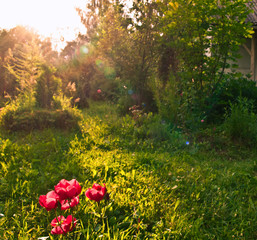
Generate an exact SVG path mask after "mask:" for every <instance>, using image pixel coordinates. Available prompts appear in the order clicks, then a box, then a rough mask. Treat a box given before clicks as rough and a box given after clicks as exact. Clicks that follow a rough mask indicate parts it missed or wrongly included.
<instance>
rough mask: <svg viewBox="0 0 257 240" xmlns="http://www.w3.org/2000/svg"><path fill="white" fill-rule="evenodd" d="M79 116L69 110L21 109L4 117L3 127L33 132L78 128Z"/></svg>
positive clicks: (7, 113)
mask: <svg viewBox="0 0 257 240" xmlns="http://www.w3.org/2000/svg"><path fill="white" fill-rule="evenodd" d="M78 121H79V116H78V115H77V116H76V115H75V114H74V113H73V115H72V112H71V111H68V110H46V109H38V110H37V109H27V110H25V109H22V110H21V109H19V110H17V111H8V112H6V114H4V115H3V116H2V122H1V123H2V124H1V126H2V127H3V128H4V129H6V130H10V131H32V130H35V129H44V128H60V129H71V128H78Z"/></svg>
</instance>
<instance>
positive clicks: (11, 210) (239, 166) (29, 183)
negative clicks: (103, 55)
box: [0, 103, 257, 240]
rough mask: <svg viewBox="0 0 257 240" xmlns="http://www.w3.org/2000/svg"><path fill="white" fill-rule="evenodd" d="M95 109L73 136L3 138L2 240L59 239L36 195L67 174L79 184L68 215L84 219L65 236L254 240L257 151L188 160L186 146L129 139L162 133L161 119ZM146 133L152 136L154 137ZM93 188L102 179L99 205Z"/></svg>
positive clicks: (229, 150)
mask: <svg viewBox="0 0 257 240" xmlns="http://www.w3.org/2000/svg"><path fill="white" fill-rule="evenodd" d="M91 105H92V108H89V109H87V110H85V119H84V122H83V124H82V125H81V132H80V133H77V134H76V133H75V132H67V131H65V132H63V131H59V130H55V129H48V130H43V131H40V132H39V131H34V132H31V133H30V134H24V133H16V134H11V135H3V134H1V138H0V162H1V165H0V181H1V184H0V213H1V214H2V215H1V216H0V218H1V219H0V235H1V236H3V238H4V239H10V240H14V239H37V238H39V237H46V236H49V237H50V239H60V237H58V236H52V235H50V234H49V233H50V231H51V227H50V224H49V223H50V221H51V220H52V219H53V218H54V217H55V213H54V212H46V210H45V209H43V208H41V207H40V206H39V204H38V198H39V196H40V195H42V194H46V192H48V191H49V190H51V189H53V187H54V185H56V184H57V183H58V182H59V181H60V180H61V179H62V178H65V179H67V180H70V179H72V178H76V179H77V180H78V181H79V183H80V184H81V185H82V194H81V195H80V203H79V205H78V206H77V207H76V209H75V210H73V211H72V212H71V211H70V210H67V211H65V212H62V214H63V215H65V216H67V215H69V214H74V213H75V212H76V218H77V219H78V222H77V225H76V229H75V231H74V232H72V233H70V234H69V235H66V236H65V238H66V239H69V238H70V239H81V240H82V239H99V238H101V239H106V240H107V239H117V240H118V239H135V238H137V239H172V238H174V239H204V240H205V239H214V238H217V239H233V238H236V239H256V237H257V235H256V228H257V225H256V222H257V218H256V216H257V214H256V207H255V205H256V204H257V202H256V199H257V196H256V183H257V182H256V181H257V180H256V167H255V165H256V163H255V162H256V160H255V159H256V152H250V151H249V149H244V150H243V149H242V147H241V146H240V145H239V146H240V147H234V146H233V145H231V143H227V145H226V147H225V148H223V149H222V152H218V151H217V152H216V151H215V148H213V147H212V148H210V149H207V150H204V149H203V148H201V150H200V151H198V152H197V153H194V154H191V153H190V149H191V147H190V145H189V146H188V148H185V149H184V150H183V151H181V149H180V151H176V152H174V151H171V149H174V148H173V147H170V144H168V143H165V141H162V143H160V144H159V146H158V147H157V145H153V142H151V141H146V140H145V143H144V141H141V140H140V139H139V138H136V136H135V135H133V136H131V133H133V131H134V129H135V128H139V127H140V126H141V127H143V125H145V124H146V126H145V128H149V129H156V128H159V127H161V124H162V123H159V120H160V119H159V118H158V117H157V116H151V115H149V116H148V117H145V118H142V119H140V120H139V122H135V121H134V120H132V119H131V118H130V117H126V119H123V120H122V121H119V122H118V121H117V119H116V121H114V119H115V118H117V115H115V108H113V107H112V106H110V105H101V104H99V103H97V104H96V105H94V104H93V103H91ZM98 112H99V113H100V115H99V116H100V117H101V118H99V117H97V115H98ZM107 114H108V117H106V115H107ZM113 124H115V126H113ZM118 126H119V128H118ZM164 129H166V130H167V131H168V130H169V129H170V126H168V125H167V124H164V125H163V130H161V131H162V132H163V133H164V131H165V130H164ZM150 132H152V133H151V134H150V133H149V134H150V135H149V137H153V138H155V137H156V136H157V135H158V133H157V130H156V131H155V130H151V131H150ZM156 134H157V135H156ZM171 134H172V133H171ZM176 134H177V133H176ZM161 135H162V134H161ZM161 135H158V137H157V138H155V140H156V141H157V139H159V141H161V140H160V139H161V138H159V137H160V136H161ZM204 135H208V134H207V133H204ZM209 135H210V136H213V133H211V132H210V133H209ZM132 139H134V143H135V144H134V145H133V143H132ZM138 143H139V144H138ZM171 144H172V143H171ZM188 150H189V151H188ZM242 159H243V160H242ZM95 182H97V183H101V184H102V183H106V186H107V189H108V192H109V193H110V201H109V202H100V207H98V206H97V204H95V202H91V201H89V200H88V199H86V197H85V195H84V192H85V191H86V189H87V188H88V187H91V186H92V184H93V183H95ZM57 214H60V212H57Z"/></svg>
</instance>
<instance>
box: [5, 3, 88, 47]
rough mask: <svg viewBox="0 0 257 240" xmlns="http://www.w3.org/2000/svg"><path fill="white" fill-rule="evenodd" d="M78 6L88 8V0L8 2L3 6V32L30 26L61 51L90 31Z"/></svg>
mask: <svg viewBox="0 0 257 240" xmlns="http://www.w3.org/2000/svg"><path fill="white" fill-rule="evenodd" d="M76 7H81V8H83V7H85V0H37V1H35V0H22V1H21V0H8V1H5V3H4V4H1V8H0V29H10V28H13V27H15V26H17V25H23V26H28V27H31V28H33V29H35V30H36V31H37V32H38V33H39V34H40V35H43V36H44V37H51V38H52V40H53V43H54V45H55V44H56V45H57V46H56V47H57V48H60V47H62V45H64V44H65V43H64V42H65V41H71V40H72V39H74V38H75V37H76V36H77V34H78V33H79V32H81V33H84V32H85V31H86V30H85V27H84V26H83V25H82V24H81V22H80V17H79V16H78V14H77V12H76V10H75V8H76ZM62 40H63V41H62Z"/></svg>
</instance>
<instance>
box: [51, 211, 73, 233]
mask: <svg viewBox="0 0 257 240" xmlns="http://www.w3.org/2000/svg"><path fill="white" fill-rule="evenodd" d="M51 225H52V226H53V227H54V228H53V229H52V231H51V233H52V234H66V233H67V232H70V231H72V230H73V229H74V227H75V226H76V218H74V217H72V215H69V216H68V217H67V218H65V217H64V216H59V217H57V218H54V219H53V220H52V222H51Z"/></svg>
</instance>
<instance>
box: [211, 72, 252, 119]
mask: <svg viewBox="0 0 257 240" xmlns="http://www.w3.org/2000/svg"><path fill="white" fill-rule="evenodd" d="M239 97H242V98H247V99H248V100H249V101H251V102H252V103H253V111H254V112H256V107H255V106H256V104H257V87H256V82H255V81H253V80H251V79H249V78H247V77H244V76H242V74H240V73H236V74H231V73H230V74H226V75H224V79H223V81H222V83H221V84H220V85H219V86H218V87H217V90H216V91H215V92H214V94H213V95H212V96H211V97H209V98H207V99H206V102H207V106H208V107H207V110H206V115H207V118H208V121H210V122H220V121H221V120H223V116H224V113H225V109H226V108H229V105H230V103H236V101H237V99H238V98H239Z"/></svg>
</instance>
